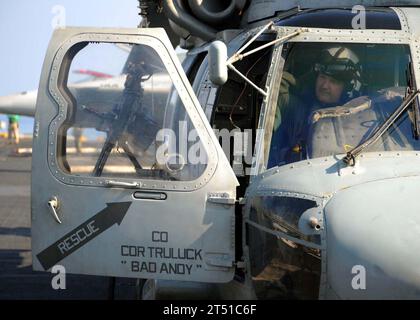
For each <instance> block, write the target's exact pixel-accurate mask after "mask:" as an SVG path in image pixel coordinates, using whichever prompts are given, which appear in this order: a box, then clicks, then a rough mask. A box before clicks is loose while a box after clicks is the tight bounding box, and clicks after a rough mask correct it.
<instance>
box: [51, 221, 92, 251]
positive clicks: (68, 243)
mask: <svg viewBox="0 0 420 320" xmlns="http://www.w3.org/2000/svg"><path fill="white" fill-rule="evenodd" d="M94 223H95V221H94V220H93V221H91V222H89V223H88V224H87V225H86V226H84V227H82V228H80V229H77V230H76V231H75V232H74V233H72V234H71V235H70V236H68V237H67V238H65V239H63V240H62V241H61V242H59V243H58V245H57V247H58V249H59V250H60V252H61V253H62V254H64V253H66V252H68V251H70V250H72V249H73V248H75V247H77V246H78V245H79V244H80V243H82V242H84V241H86V240H87V239H88V238H90V237H92V236H93V235H94V234H95V233H97V232H98V231H99V228H97V227H96V226H95V225H94Z"/></svg>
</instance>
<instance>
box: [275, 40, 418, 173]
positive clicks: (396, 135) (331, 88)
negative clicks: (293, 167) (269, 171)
mask: <svg viewBox="0 0 420 320" xmlns="http://www.w3.org/2000/svg"><path fill="white" fill-rule="evenodd" d="M283 56H284V58H285V65H284V68H283V75H282V80H281V86H280V90H279V96H278V100H277V105H276V113H275V120H274V128H273V134H272V137H271V145H270V154H269V159H268V164H267V167H268V168H271V167H274V166H280V165H283V164H287V163H291V162H296V161H300V160H304V159H311V158H319V157H325V156H332V155H337V154H345V153H347V152H348V151H350V150H351V149H353V148H354V147H356V146H357V145H359V144H360V143H361V142H363V141H365V140H366V139H367V138H369V136H371V135H372V133H373V132H374V131H375V130H376V129H377V128H378V127H379V126H380V125H381V124H382V123H383V122H384V121H385V120H386V119H387V118H388V117H389V116H390V115H391V113H392V112H393V111H394V110H395V109H396V108H398V106H399V105H400V104H401V102H402V100H403V98H404V96H405V95H406V91H407V83H408V78H407V68H409V62H410V50H409V46H408V45H402V44H401V45H393V44H355V43H288V44H286V45H284V48H283ZM409 110H410V111H409V112H404V113H403V114H402V115H401V116H400V117H399V118H398V119H397V121H396V122H395V123H394V124H393V125H392V126H391V127H390V128H389V130H388V131H387V132H386V134H384V135H383V136H382V137H381V138H380V139H379V140H378V141H377V142H375V143H374V144H373V145H371V146H370V147H369V150H367V151H399V150H420V140H416V139H414V138H413V133H412V119H413V116H412V112H411V109H409Z"/></svg>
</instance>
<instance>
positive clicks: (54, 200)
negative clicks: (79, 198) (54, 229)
mask: <svg viewBox="0 0 420 320" xmlns="http://www.w3.org/2000/svg"><path fill="white" fill-rule="evenodd" d="M48 208H50V211H51V214H52V215H53V217H54V219H55V221H57V222H58V223H62V222H61V220H60V218H59V217H58V214H57V211H58V209H59V208H60V203H59V202H58V199H57V197H56V196H54V197H52V198H51V200H50V201H48Z"/></svg>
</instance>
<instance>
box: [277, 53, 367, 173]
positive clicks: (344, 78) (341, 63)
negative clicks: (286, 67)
mask: <svg viewBox="0 0 420 320" xmlns="http://www.w3.org/2000/svg"><path fill="white" fill-rule="evenodd" d="M310 74H311V76H312V79H315V80H312V82H310V81H308V80H307V79H300V81H299V82H300V83H303V84H305V83H308V82H309V83H312V85H310V86H309V88H303V89H301V91H300V92H299V93H296V90H295V93H293V89H296V87H299V86H298V83H299V82H298V81H297V80H296V79H295V78H294V76H293V75H292V74H291V73H289V72H287V71H285V72H284V73H283V78H282V83H281V88H280V95H279V99H278V106H277V110H276V115H275V121H274V132H273V137H272V142H271V146H272V147H271V150H270V159H269V167H271V166H274V165H280V164H284V163H290V162H295V161H299V160H302V159H303V158H304V157H305V143H306V139H307V134H308V128H309V127H310V123H311V121H312V118H313V115H314V112H315V111H316V110H320V109H324V108H332V107H338V106H342V105H344V104H345V103H347V102H348V101H350V100H351V99H353V98H356V97H358V96H359V95H360V88H361V67H360V64H359V58H358V57H357V55H356V54H355V53H354V52H353V51H352V50H350V49H349V48H347V47H344V46H333V47H329V48H326V49H323V50H322V51H321V53H320V55H319V59H317V61H316V62H315V64H314V66H313V68H312V70H311V72H310Z"/></svg>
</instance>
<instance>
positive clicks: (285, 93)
mask: <svg viewBox="0 0 420 320" xmlns="http://www.w3.org/2000/svg"><path fill="white" fill-rule="evenodd" d="M293 86H296V79H295V77H294V76H293V75H292V74H291V73H289V72H287V71H284V72H283V76H282V78H281V84H280V90H279V98H278V101H277V110H276V115H275V120H274V130H277V128H278V127H279V125H280V122H281V116H280V109H281V108H285V107H286V106H287V105H288V104H289V102H290V88H291V87H293Z"/></svg>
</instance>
